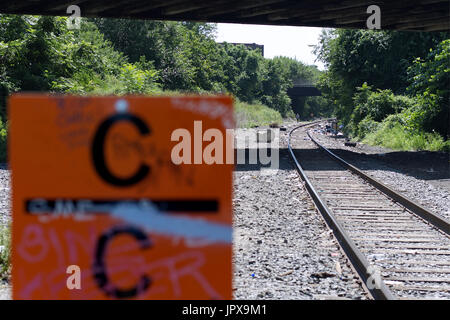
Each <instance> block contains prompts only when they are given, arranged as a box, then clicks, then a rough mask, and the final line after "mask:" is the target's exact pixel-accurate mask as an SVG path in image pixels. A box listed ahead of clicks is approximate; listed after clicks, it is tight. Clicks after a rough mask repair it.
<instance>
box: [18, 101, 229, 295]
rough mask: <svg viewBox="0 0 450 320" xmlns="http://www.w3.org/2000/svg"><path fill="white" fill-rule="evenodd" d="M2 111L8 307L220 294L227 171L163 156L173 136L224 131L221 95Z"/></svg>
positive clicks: (225, 271)
mask: <svg viewBox="0 0 450 320" xmlns="http://www.w3.org/2000/svg"><path fill="white" fill-rule="evenodd" d="M183 105H184V106H185V107H183ZM196 105H197V106H201V108H195V107H194V106H196ZM214 110H216V112H214ZM9 112H10V115H11V131H10V132H11V134H10V162H11V169H12V172H13V177H12V190H13V191H12V192H13V275H12V279H13V297H14V298H15V299H230V298H231V239H232V229H231V219H232V217H231V212H232V204H231V199H232V198H231V197H232V195H231V190H232V184H231V183H232V164H227V163H224V164H220V165H218V164H204V163H202V164H184V163H181V164H175V163H173V161H172V159H171V150H172V149H173V147H174V146H175V145H176V144H177V141H172V140H171V134H172V132H173V131H174V130H176V129H179V128H184V129H186V130H188V131H190V132H193V130H194V122H195V121H202V126H203V127H204V128H205V129H208V128H211V129H213V128H214V129H218V130H219V131H220V132H221V133H222V134H223V135H225V133H226V130H227V129H230V128H231V127H232V126H233V121H232V119H233V114H232V102H231V99H230V98H229V97H186V98H180V97H177V98H171V97H122V98H117V97H71V96H44V95H33V94H21V95H14V96H12V97H11V98H10V103H9ZM230 119H231V120H230ZM204 143H205V145H207V144H208V142H207V141H206V142H204ZM223 148H225V146H224V147H223ZM221 151H223V153H225V152H226V150H221ZM212 177H214V178H213V179H212ZM68 270H69V271H68ZM70 270H72V271H73V272H74V273H73V275H71V271H70ZM68 277H72V278H71V281H72V280H73V279H75V280H76V281H75V280H73V281H72V282H73V283H72V284H70V285H69V282H70V281H69V280H68Z"/></svg>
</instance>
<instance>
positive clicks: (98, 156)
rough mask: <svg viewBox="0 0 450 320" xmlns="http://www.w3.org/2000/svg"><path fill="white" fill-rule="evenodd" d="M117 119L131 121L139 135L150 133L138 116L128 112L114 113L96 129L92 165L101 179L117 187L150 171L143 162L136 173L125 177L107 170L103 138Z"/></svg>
mask: <svg viewBox="0 0 450 320" xmlns="http://www.w3.org/2000/svg"><path fill="white" fill-rule="evenodd" d="M119 121H129V122H131V123H132V124H134V125H135V126H136V127H137V128H138V130H139V132H140V133H141V135H147V134H150V129H149V128H148V126H147V125H146V124H145V122H144V121H142V120H141V119H140V118H138V117H136V116H134V115H131V114H128V113H126V114H115V115H113V116H111V117H109V118H107V119H106V120H105V121H103V122H102V123H101V124H100V126H99V127H98V130H97V132H96V133H95V136H94V142H93V144H92V160H93V162H94V167H95V169H96V170H97V173H98V174H99V175H100V177H102V179H103V180H105V181H106V182H108V183H110V184H113V185H116V186H119V187H127V186H130V185H133V184H135V183H138V182H139V181H141V180H142V179H144V178H145V177H146V176H147V174H148V173H149V172H150V167H149V166H147V165H145V164H141V166H140V168H139V169H138V170H137V171H136V173H135V174H134V175H132V176H130V177H127V178H119V177H117V176H115V175H113V174H112V173H111V171H109V169H108V168H107V166H106V162H105V152H104V144H105V138H106V134H107V133H108V130H109V129H111V127H112V126H113V124H115V123H116V122H119Z"/></svg>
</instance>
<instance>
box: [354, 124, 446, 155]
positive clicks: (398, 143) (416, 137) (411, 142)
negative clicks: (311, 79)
mask: <svg viewBox="0 0 450 320" xmlns="http://www.w3.org/2000/svg"><path fill="white" fill-rule="evenodd" d="M363 142H364V143H367V144H369V145H378V146H383V147H386V148H390V149H393V150H404V151H415V150H428V151H447V152H448V151H450V141H444V139H443V138H442V137H441V136H440V135H439V134H437V133H426V132H414V133H411V132H408V131H407V130H405V129H404V128H403V127H402V126H401V125H400V124H395V125H394V126H380V128H378V130H376V131H374V132H371V133H369V134H367V135H366V136H365V138H364V139H363Z"/></svg>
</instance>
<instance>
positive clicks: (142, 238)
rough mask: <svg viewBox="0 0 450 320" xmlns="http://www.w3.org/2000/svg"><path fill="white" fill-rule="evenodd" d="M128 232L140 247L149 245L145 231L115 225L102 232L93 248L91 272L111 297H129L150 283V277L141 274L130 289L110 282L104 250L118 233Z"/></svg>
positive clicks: (144, 247)
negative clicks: (93, 256)
mask: <svg viewBox="0 0 450 320" xmlns="http://www.w3.org/2000/svg"><path fill="white" fill-rule="evenodd" d="M124 233H125V234H130V235H132V236H133V237H135V238H136V240H137V241H138V242H139V245H140V247H141V249H146V248H149V247H150V246H151V243H150V239H149V238H148V237H147V235H146V234H145V233H143V232H142V231H141V230H139V229H137V228H135V227H133V226H117V227H114V228H112V229H111V230H109V231H108V232H105V233H103V234H102V236H101V237H100V238H99V239H98V242H97V248H96V250H95V261H94V265H93V274H94V278H95V281H96V282H97V285H98V286H99V287H100V288H101V289H102V290H103V291H104V292H105V293H106V294H107V295H108V296H110V297H113V298H119V299H124V298H131V297H134V296H136V295H137V294H138V293H139V292H142V291H144V290H146V289H147V288H148V287H149V286H150V284H151V283H152V281H151V279H150V278H149V277H148V276H146V275H143V276H142V277H141V278H140V279H139V282H138V283H137V285H136V286H135V287H133V288H131V289H127V290H123V289H119V288H117V287H115V286H114V285H112V284H110V282H109V279H108V275H107V272H106V265H105V261H104V260H105V251H106V247H107V244H108V242H109V241H111V240H112V239H113V238H114V237H115V236H117V235H120V234H124Z"/></svg>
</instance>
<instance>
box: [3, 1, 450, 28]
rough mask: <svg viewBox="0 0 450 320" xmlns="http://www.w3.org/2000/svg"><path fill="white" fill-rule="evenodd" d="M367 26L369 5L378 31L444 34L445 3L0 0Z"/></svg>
mask: <svg viewBox="0 0 450 320" xmlns="http://www.w3.org/2000/svg"><path fill="white" fill-rule="evenodd" d="M72 4H73V5H78V6H79V7H80V8H81V16H82V17H114V18H135V19H154V20H179V21H207V22H229V23H247V24H267V25H290V26H312V27H334V28H363V29H364V28H366V20H367V18H368V17H369V16H370V14H368V13H367V12H366V10H367V7H368V6H369V5H372V4H375V5H378V6H379V7H380V9H381V29H396V30H423V31H448V30H449V29H450V22H449V21H450V13H449V12H450V1H448V0H408V1H405V0H383V1H367V0H353V1H348V0H339V1H337V0H314V1H299V0H209V1H205V0H2V4H1V6H0V13H14V14H35V15H59V16H67V13H66V9H67V7H68V6H69V5H72Z"/></svg>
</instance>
